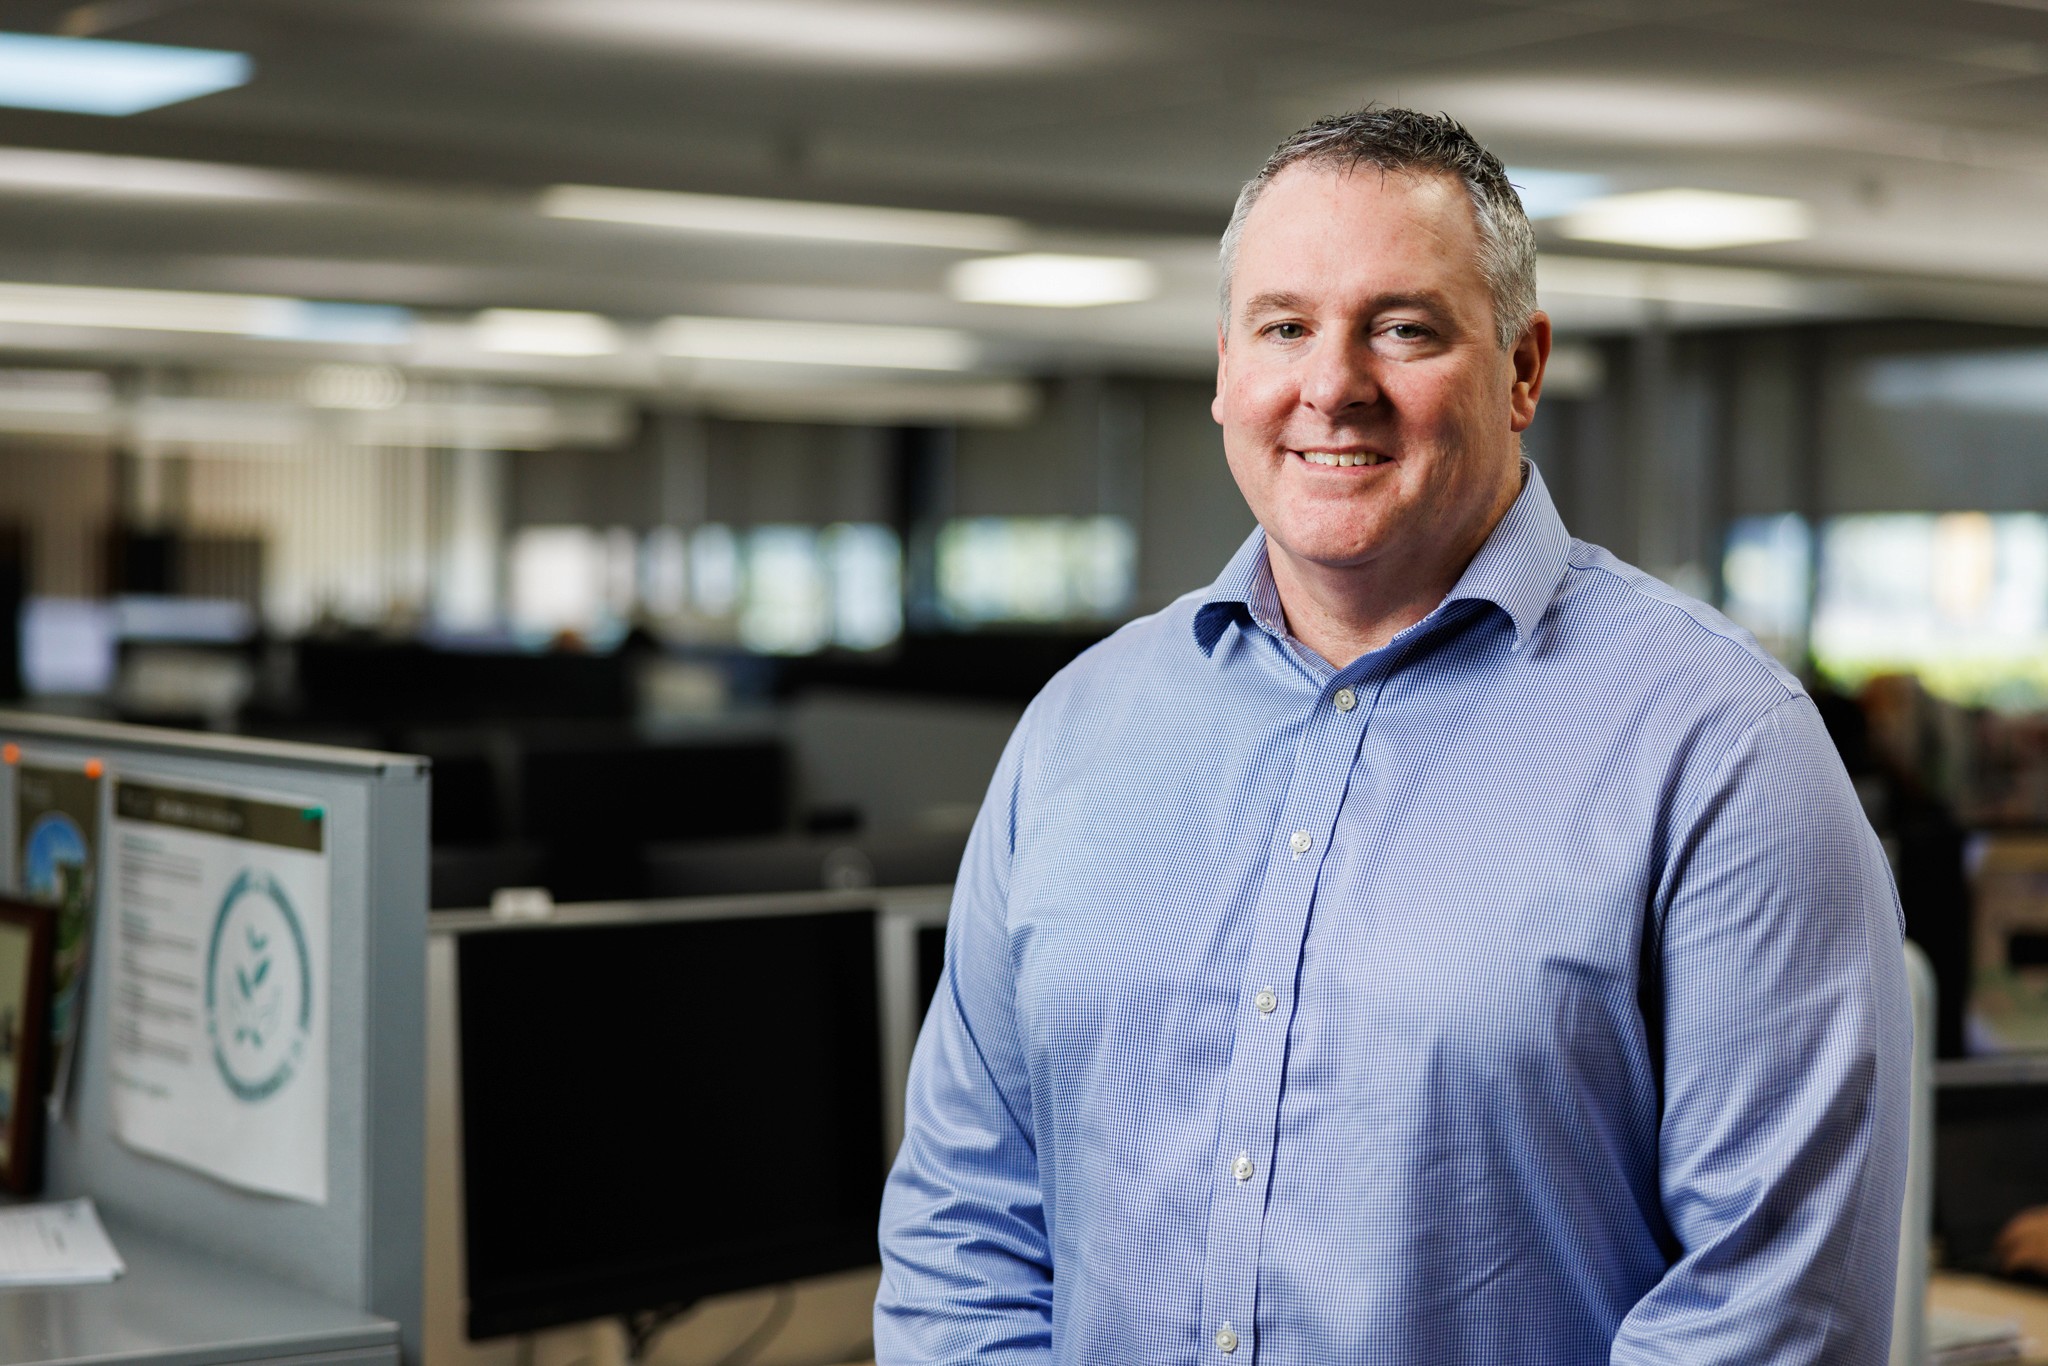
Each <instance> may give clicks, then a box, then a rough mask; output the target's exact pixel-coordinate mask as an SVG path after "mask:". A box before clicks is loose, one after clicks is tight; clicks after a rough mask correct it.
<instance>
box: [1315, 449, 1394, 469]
mask: <svg viewBox="0 0 2048 1366" xmlns="http://www.w3.org/2000/svg"><path fill="white" fill-rule="evenodd" d="M1301 458H1302V459H1304V460H1306V461H1308V463H1309V464H1311V465H1335V466H1336V467H1337V468H1339V469H1349V468H1351V466H1353V465H1381V464H1385V463H1386V459H1387V458H1386V457H1385V456H1384V455H1373V454H1370V453H1367V454H1364V455H1347V454H1343V453H1340V452H1337V451H1303V452H1302V453H1301Z"/></svg>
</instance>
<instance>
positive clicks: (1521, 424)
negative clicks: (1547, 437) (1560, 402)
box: [1508, 312, 1550, 432]
mask: <svg viewBox="0 0 2048 1366" xmlns="http://www.w3.org/2000/svg"><path fill="white" fill-rule="evenodd" d="M1509 359H1510V360H1511V362H1512V363H1513V365H1514V383H1513V386H1512V387H1511V388H1510V389H1509V390H1508V414H1509V416H1508V426H1509V429H1510V430H1511V431H1517V432H1519V431H1525V430H1527V428H1528V426H1529V424H1530V423H1531V422H1533V421H1535V420H1536V400H1537V399H1539V398H1541V397H1542V395H1543V367H1544V366H1545V365H1547V364H1549V362H1550V315H1549V314H1547V313H1540V312H1539V313H1532V314H1530V315H1529V323H1528V325H1527V326H1526V327H1524V328H1523V329H1522V335H1521V336H1519V337H1517V338H1516V339H1515V346H1514V350H1513V351H1512V352H1510V353H1509Z"/></svg>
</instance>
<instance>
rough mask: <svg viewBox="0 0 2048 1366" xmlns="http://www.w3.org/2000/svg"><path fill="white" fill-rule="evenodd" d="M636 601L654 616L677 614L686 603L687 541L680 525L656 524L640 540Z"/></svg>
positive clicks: (687, 583) (688, 548)
mask: <svg viewBox="0 0 2048 1366" xmlns="http://www.w3.org/2000/svg"><path fill="white" fill-rule="evenodd" d="M640 602H641V605H642V606H644V607H645V608H646V609H647V610H648V612H649V613H651V614H652V615H654V616H657V617H674V616H680V615H682V613H683V611H684V609H686V608H687V607H688V606H689V605H690V543H689V540H688V538H687V537H685V536H684V535H683V533H682V531H681V530H680V529H678V528H676V527H672V526H658V527H656V528H655V529H654V530H652V531H650V532H648V533H647V539H646V540H645V541H643V542H641V544H640Z"/></svg>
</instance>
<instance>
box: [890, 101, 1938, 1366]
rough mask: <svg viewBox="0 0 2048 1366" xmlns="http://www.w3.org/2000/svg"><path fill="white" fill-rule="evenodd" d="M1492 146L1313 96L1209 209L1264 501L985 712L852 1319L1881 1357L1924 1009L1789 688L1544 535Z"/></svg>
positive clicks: (1583, 1359)
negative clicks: (984, 732) (1226, 540)
mask: <svg viewBox="0 0 2048 1366" xmlns="http://www.w3.org/2000/svg"><path fill="white" fill-rule="evenodd" d="M1534 282H1535V245H1534V237H1533V235H1532V233H1531V230H1530V227H1529V223H1528V220H1527V218H1526V217H1525V216H1524V214H1523V211H1522V207H1521V204H1520V202H1519V200H1518V199H1517V197H1516V194H1515V192H1514V190H1513V188H1512V187H1511V186H1510V185H1509V184H1508V182H1507V180H1506V179H1505V177H1504V175H1503V173H1502V169H1501V165H1500V163H1499V161H1498V160H1497V159H1496V158H1495V157H1494V156H1493V155H1492V154H1490V153H1489V152H1487V151H1486V150H1485V149H1483V148H1481V147H1480V146H1479V145H1478V144H1477V143H1476V142H1474V141H1473V140H1472V138H1471V137H1470V135H1469V134H1467V133H1466V132H1465V131H1464V129H1463V128H1461V127H1460V126H1459V125H1457V124H1456V123H1454V122H1452V121H1451V120H1449V119H1447V118H1443V117H1433V116H1427V115H1423V114H1417V113H1412V112H1409V111H1405V110H1398V109H1379V110H1367V111H1363V112H1360V113H1357V114H1351V115H1346V116H1343V117H1338V118H1332V119H1326V120H1324V121H1322V122H1320V123H1317V124H1315V125H1314V126H1312V127H1310V128H1308V129H1305V130H1303V131H1302V132H1301V133H1298V134H1296V135H1295V136H1293V137H1292V138H1290V139H1288V140H1287V141H1286V142H1285V143H1283V144H1282V145H1281V146H1280V148H1279V149H1278V150H1277V151H1276V152H1275V153H1274V155H1273V157H1272V158H1271V160H1269V161H1268V163H1267V164H1266V166H1265V168H1264V169H1263V170H1261V171H1260V173H1259V174H1258V176H1257V177H1256V178H1255V179H1253V180H1252V181H1251V182H1250V184H1249V185H1247V186H1246V188H1245V191H1244V193H1243V194H1242V196H1241V197H1240V199H1239V201H1238V205H1237V211H1236V214H1235V216H1234V217H1233V219H1232V221H1231V225H1230V228H1229V230H1228V232H1227V233H1226V235H1225V237H1224V243H1223V289H1224V313H1223V318H1222V322H1221V325H1220V327H1219V333H1218V339H1217V353H1218V365H1217V387H1216V399H1215V405H1214V413H1215V417H1216V420H1217V421H1218V422H1219V423H1221V424H1222V427H1223V430H1224V446H1225V450H1226V452H1227V454H1228V458H1229V463H1230V468H1231V471H1232V473H1233V474H1234V475H1235V477H1236V479H1237V482H1238V485H1239V487H1240V488H1241V489H1242V491H1243V493H1244V496H1245V499H1246V501H1247V502H1248V503H1249V504H1250V505H1251V509H1252V512H1253V513H1254V514H1255V516H1256V518H1257V520H1258V523H1259V526H1258V529H1257V530H1255V531H1254V532H1253V534H1252V536H1251V538H1250V539H1249V540H1248V541H1247V542H1245V544H1244V546H1243V547H1242V549H1241V550H1239V552H1238V553H1237V555H1236V557H1235V558H1234V559H1233V560H1232V561H1231V563H1230V564H1229V565H1228V567H1226V568H1225V569H1224V571H1223V573H1222V576H1221V577H1220V578H1218V579H1217V580H1216V581H1215V583H1214V584H1212V585H1211V586H1209V587H1208V588H1206V589H1203V590H1201V591H1199V592H1196V593H1192V594H1189V595H1188V596H1186V597H1184V598H1182V599H1180V600H1179V601H1178V602H1176V603H1174V604H1173V605H1172V606H1170V607H1168V608H1167V609H1165V610H1164V611H1162V612H1160V613H1158V614H1157V615H1155V616H1152V617H1149V618H1146V619H1143V620H1140V621H1137V622H1134V623H1132V624H1131V625H1129V626H1127V627H1125V628H1124V629H1123V630H1121V631H1119V632H1118V633H1117V634H1116V635H1115V636H1113V637H1112V638H1111V639H1109V640H1108V641H1105V642H1104V643H1102V644H1101V645H1099V646H1097V647H1096V648H1095V649H1093V650H1091V651H1090V652H1089V653H1088V654H1086V655H1084V656H1083V657H1082V658H1081V659H1080V660H1079V661H1077V662H1076V663H1075V664H1074V665H1072V666H1071V667H1070V668H1068V669H1067V670H1066V671H1065V672H1063V673H1062V674H1060V675H1059V676H1058V677H1057V678H1055V679H1054V680H1053V682H1052V683H1051V684H1050V685H1049V686H1048V687H1047V688H1046V689H1045V691H1044V692H1043V693H1041V694H1040V695H1039V697H1038V698H1037V700H1036V701H1035V702H1034V703H1033V704H1032V706H1031V708H1030V709H1029V711H1028V712H1027V713H1026V715H1025V717H1024V720H1023V722H1022V723H1021V725H1020V726H1019V727H1018V729H1017V732H1016V734H1015V735H1014V737H1013V738H1012V739H1011V741H1010V744H1009V748H1008V750H1007V751H1006V753H1005V755H1004V757H1003V760H1002V763H1001V766H1000V768H999V769H998V771H997V774H996V777H995V780H994V783H993V785H992V787H991V789H990V791H989V794H988V798H987V801H986V804H985V805H984V807H983V808H982V812H981V816H980V819H979V822H978V824H977V825H976V828H975V831H974V834H973V837H972V840H971V841H970V844H969V846H968V851H967V855H966V859H965V862H964V865H963V867H962V868H961V871H960V878H959V884H958V890H957V893H956V897H955V901H954V904H953V911H952V920H951V929H950V931H949V934H950V941H949V944H948V949H947V962H946V973H945V979H944V982H943V984H942V985H941V987H940V990H939V993H938V996H937V998H936V1000H935V1002H934V1005H933V1007H932V1010H931V1014H930V1016H929V1018H928V1020H927V1022H926V1024H925V1027H924V1032H923V1036H922V1038H921V1039H920V1041H919V1043H918V1048H917V1055H916V1062H915V1065H914V1070H913V1076H912V1080H911V1086H910V1095H909V1102H908V1114H907V1117H906V1137H905V1139H904V1143H903V1147H902V1151H901V1154H900V1156H899V1158H898V1160H897V1164H896V1168H895V1170H894V1172H893V1174H892V1175H891V1177H890V1181H889V1187H888V1192H887V1195H886V1198H885V1204H884V1212H883V1219H882V1253H883V1261H884V1273H883V1280H882V1286H881V1290H880V1294H879V1298H878V1302H877V1306H876V1313H875V1337H876V1346H877V1354H878V1360H879V1361H880V1362H881V1363H883V1366H909V1364H910V1363H940V1362H945V1363H956V1362H967V1361H976V1362H982V1361H986V1362H1017V1363H1025V1362H1044V1361H1058V1362H1066V1363H1075V1364H1076V1366H1080V1364H1081V1363H1086V1364H1087V1366H1103V1364H1104V1363H1119V1364H1128V1366H1139V1363H1143V1364H1144V1366H1157V1364H1158V1363H1170V1362H1171V1363H1180V1362H1188V1363H1192V1362H1211V1363H1217V1364H1218V1366H1222V1364H1223V1363H1231V1362H1245V1361H1256V1362H1258V1363H1260V1366H1333V1363H1339V1362H1356V1363H1394V1362H1398V1363H1404V1366H1425V1364H1429V1363H1443V1364H1444V1366H1450V1364H1451V1363H1457V1364H1458V1366H1474V1364H1475V1363H1489V1362H1530V1363H1543V1364H1544V1366H1566V1364H1567V1363H1593V1362H1609V1361H1612V1362H1615V1363H1631V1364H1633V1363H1652V1362H1655V1363H1670V1362H1684V1363H1687V1366H1709V1363H1728V1364H1729V1366H1733V1364H1734V1363H1742V1366H1790V1364H1791V1363H1795V1362H1797V1363H1821V1362H1825V1363H1829V1366H1853V1364H1855V1363H1877V1362H1882V1361H1883V1360H1884V1359H1885V1356H1886V1349H1887V1342H1888V1338H1889V1333H1890V1325H1891V1301H1892V1280H1893V1268H1894V1262H1895V1258H1896V1256H1897V1247H1898V1242H1897V1239H1898V1218H1899V1202H1900V1195H1901V1189H1902V1184H1903V1173H1904V1166H1905V1134H1906V1123H1905V1121H1906V1110H1907V1094H1906V1093H1907V1070H1908V1056H1909V1052H1910V1039H1911V1032H1912V1025H1911V1021H1910V1018H1909V1014H1908V1008H1907V998H1906V989H1905V984H1904V978H1903V973H1902V969H1901V963H1900V922H1899V913H1898V908H1897V901H1896V897H1895V896H1894V893H1893V890H1892V885H1891V880H1890V877H1889V874H1888V872H1887V870H1886V866H1885V861H1884V857H1883V855H1882V853H1881V851H1880V849H1879V846H1878V843H1877V840H1876V838H1875V837H1874V836H1873V834H1872V832H1871V830H1870V828H1869V826H1868V824H1867V823H1866V822H1865V820H1864V817H1863V814H1862V812H1861V810H1860V808H1859V807H1858V804H1857V802H1856V799H1855V797H1854V795H1853V794H1852V792H1851V789H1850V786H1849V783H1848V781H1847V779H1846V778H1845V776H1844V774H1843V772H1842V768H1841V765H1840V762H1839V761H1838V760H1837V758H1836V756H1835V752H1834V750H1833V748H1832V747H1831V746H1830V744H1829V742H1828V738H1827V735H1826V734H1825V732H1824V731H1823V728H1822V726H1821V723H1820V720H1819V717H1818V716H1817V714H1816V712H1815V709H1814V707H1813V704H1812V703H1811V702H1810V701H1809V700H1808V698H1807V696H1806V695H1805V693H1804V692H1803V691H1802V690H1801V689H1800V687H1799V685H1798V683H1797V682H1796V681H1795V680H1794V679H1793V678H1792V677H1791V676H1789V675H1788V674H1787V673H1786V672H1785V671H1784V670H1783V669H1782V668H1780V667H1779V666H1778V665H1777V664H1776V663H1775V662H1773V661H1772V660H1771V659H1770V658H1769V657H1768V656H1767V655H1766V654H1764V653H1763V652H1762V651H1761V650H1759V649H1758V648H1757V647H1756V645H1755V644H1754V643H1753V642H1752V641H1751V640H1750V638H1749V637H1748V636H1747V635H1746V634H1745V633H1743V632H1742V631H1741V630H1740V629H1739V628H1737V627H1735V626H1733V625H1731V624H1730V623H1729V622H1727V621H1726V620H1725V619H1723V618H1722V617H1721V616H1720V615H1718V614H1717V613H1715V612H1714V611H1713V610H1711V609H1710V608H1707V607H1705V606H1703V605H1701V604H1700V603H1698V602H1695V601H1693V600H1692V599H1690V598H1688V597H1686V596H1684V595H1683V594H1680V593H1678V592H1676V591H1674V590H1672V589H1671V588H1668V587H1666V586H1665V585H1664V584H1662V583H1659V582H1657V581H1656V580H1654V579H1651V578H1649V577H1648V576H1647V575H1645V574H1643V573H1641V572H1640V571H1638V570H1636V569H1634V568H1631V567H1630V566H1628V565H1626V564H1623V563H1621V562H1620V561H1618V560H1616V559H1615V558H1614V557H1613V556H1612V555H1610V554H1608V553H1607V552H1606V551H1604V550H1602V549H1600V548H1598V547H1596V546H1591V545H1587V544H1585V543H1584V542H1581V541H1576V540H1573V539H1572V538H1571V537H1570V536H1569V535H1568V534H1567V532H1566V530H1565V528H1564V526H1563V525H1562V523H1561V522H1560V521H1559V518H1558V514H1557V512H1556V511H1555V509H1554V508H1553V506H1552V503H1551V500H1550V497H1549V495H1548V493H1547V492H1546V491H1545V489H1544V485H1543V481H1542V479H1541V477H1540V476H1539V475H1538V474H1537V473H1536V471H1535V470H1534V469H1533V467H1531V466H1529V465H1527V464H1525V463H1523V462H1522V461H1521V459H1520V452H1519V436H1518V434H1519V433H1520V432H1521V431H1523V430H1524V429H1525V428H1526V427H1527V426H1528V424H1529V422H1530V420H1531V419H1532V417H1533V416H1534V414H1535V410H1536V404H1537V399H1538V395H1539V393H1540V390H1541V388H1542V381H1543V368H1544V363H1545V360H1546V358H1547V356H1548V353H1549V348H1550V324H1549V321H1548V319H1547V318H1546V317H1545V316H1544V315H1543V314H1542V313H1540V312H1538V311H1537V310H1536V307H1535V304H1536V299H1535V283H1534Z"/></svg>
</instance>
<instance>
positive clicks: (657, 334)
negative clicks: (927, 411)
mask: <svg viewBox="0 0 2048 1366" xmlns="http://www.w3.org/2000/svg"><path fill="white" fill-rule="evenodd" d="M654 349H655V350H657V351H659V352H661V354H663V355H665V356H676V357H680V358H684V359H689V360H736V361H767V362H772V363H776V364H782V365H850V366H860V367H873V368H877V369H885V370H967V369H971V368H972V367H973V365H974V362H975V360H976V358H977V356H978V354H979V349H978V348H977V347H976V346H975V344H974V338H972V337H970V336H968V335H967V334H966V333H965V332H956V331H954V330H953V329H951V328H946V327H880V326H875V325H872V324H868V323H798V322H781V321H776V320H772V319H767V318H689V317H678V318H667V319H664V320H663V321H662V322H661V323H660V324H659V325H658V326H657V327H656V328H655V329H654Z"/></svg>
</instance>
